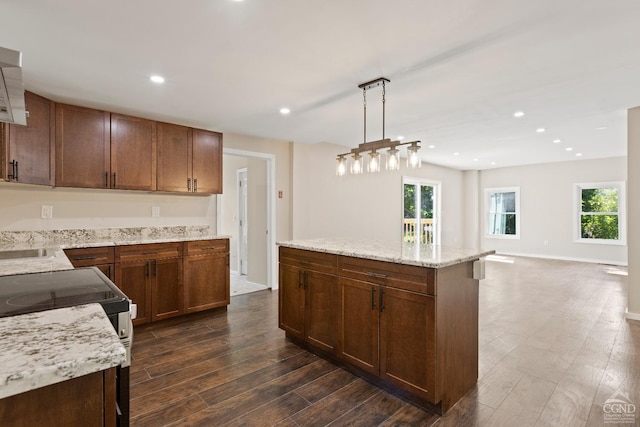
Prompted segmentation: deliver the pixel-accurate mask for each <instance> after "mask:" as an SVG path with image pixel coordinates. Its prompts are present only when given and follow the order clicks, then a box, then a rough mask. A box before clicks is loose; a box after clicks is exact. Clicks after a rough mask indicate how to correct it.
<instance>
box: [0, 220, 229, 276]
mask: <svg viewBox="0 0 640 427" xmlns="http://www.w3.org/2000/svg"><path fill="white" fill-rule="evenodd" d="M0 234H1V233H0ZM2 237H3V236H0V251H6V250H18V249H47V256H45V257H37V258H19V259H12V260H0V276H8V275H12V274H26V273H37V272H41V271H59V270H70V269H72V268H73V265H71V262H69V259H68V258H67V257H66V255H65V254H64V249H76V248H89V247H100V246H124V245H140V244H150V243H170V242H183V241H196V240H216V239H228V238H230V236H226V235H217V234H209V232H208V230H207V229H204V230H202V229H200V228H198V229H196V230H195V231H191V230H187V229H185V227H169V228H133V229H131V228H120V229H104V230H103V229H98V230H83V229H78V230H54V231H41V232H6V234H5V235H4V238H2Z"/></svg>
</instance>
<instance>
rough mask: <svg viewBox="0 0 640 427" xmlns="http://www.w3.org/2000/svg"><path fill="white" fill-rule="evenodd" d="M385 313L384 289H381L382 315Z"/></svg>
mask: <svg viewBox="0 0 640 427" xmlns="http://www.w3.org/2000/svg"><path fill="white" fill-rule="evenodd" d="M383 311H384V289H380V313H382V312H383Z"/></svg>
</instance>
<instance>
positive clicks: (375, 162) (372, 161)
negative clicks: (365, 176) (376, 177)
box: [369, 151, 380, 172]
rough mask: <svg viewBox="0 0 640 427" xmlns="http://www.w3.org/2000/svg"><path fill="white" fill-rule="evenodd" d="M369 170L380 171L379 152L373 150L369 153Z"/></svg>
mask: <svg viewBox="0 0 640 427" xmlns="http://www.w3.org/2000/svg"><path fill="white" fill-rule="evenodd" d="M369 172H380V154H379V153H377V152H375V151H372V152H371V153H369Z"/></svg>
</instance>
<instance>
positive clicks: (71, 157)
mask: <svg viewBox="0 0 640 427" xmlns="http://www.w3.org/2000/svg"><path fill="white" fill-rule="evenodd" d="M109 121H110V114H109V113H107V112H104V111H98V110H92V109H89V108H82V107H75V106H73V105H65V104H57V105H56V186H58V187H83V188H111V176H110V161H111V154H110V149H111V144H110V123H109Z"/></svg>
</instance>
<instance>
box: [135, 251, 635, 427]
mask: <svg viewBox="0 0 640 427" xmlns="http://www.w3.org/2000/svg"><path fill="white" fill-rule="evenodd" d="M626 295H627V290H626V269H624V268H620V267H613V266H605V265H599V264H584V263H576V262H566V261H554V260H539V259H531V258H512V257H507V258H502V259H500V262H498V261H487V279H485V280H483V281H481V282H480V361H479V371H480V372H479V376H480V378H479V379H478V384H477V386H476V387H475V388H474V389H473V390H471V391H470V392H469V393H468V394H467V395H466V396H465V397H464V398H463V399H462V400H461V401H460V402H458V404H456V405H455V406H454V407H453V408H452V409H451V410H450V411H449V412H447V413H446V414H445V415H444V416H442V417H439V416H437V415H433V414H430V413H428V412H425V411H422V410H420V409H418V408H416V407H414V406H412V405H410V404H408V403H406V402H404V401H403V400H401V399H399V398H397V397H395V396H393V395H390V394H388V393H386V392H384V391H382V390H379V389H378V388H376V387H374V386H372V385H370V384H369V383H367V382H365V381H363V380H361V379H359V378H357V377H355V376H353V375H352V374H350V373H348V372H346V371H344V370H342V369H340V368H338V367H336V366H334V365H332V364H331V363H329V362H326V361H324V360H322V359H320V358H319V357H317V356H315V355H313V354H311V353H308V352H307V351H304V350H302V349H300V348H299V347H297V346H295V345H294V344H292V343H290V342H288V341H287V340H286V339H285V338H284V332H282V331H281V330H279V329H278V327H277V318H278V314H277V292H271V291H261V292H256V293H253V294H247V295H241V296H236V297H233V298H232V299H231V305H230V306H229V309H228V312H227V313H218V314H215V313H199V314H196V315H192V316H188V317H185V318H180V319H172V320H168V321H164V322H161V323H158V324H152V325H145V326H142V327H137V328H136V329H135V335H134V345H133V363H132V366H131V384H132V385H131V399H132V400H131V415H132V419H131V421H132V425H133V426H154V427H155V426H164V425H181V426H192V425H193V426H195V425H202V426H216V427H217V426H227V425H229V426H275V425H277V426H283V427H288V426H325V425H331V426H343V425H352V426H367V427H369V426H430V425H433V424H435V426H589V427H591V426H603V425H604V426H614V425H625V426H629V425H634V424H615V423H605V421H608V420H605V418H604V417H605V413H604V411H603V405H604V404H605V402H606V401H607V399H610V398H621V399H623V400H625V399H626V400H628V401H629V402H630V403H633V404H635V406H636V407H637V408H638V414H636V415H635V418H634V420H633V421H634V423H635V425H640V322H634V321H628V320H626V319H625V318H624V311H625V307H626Z"/></svg>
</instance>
